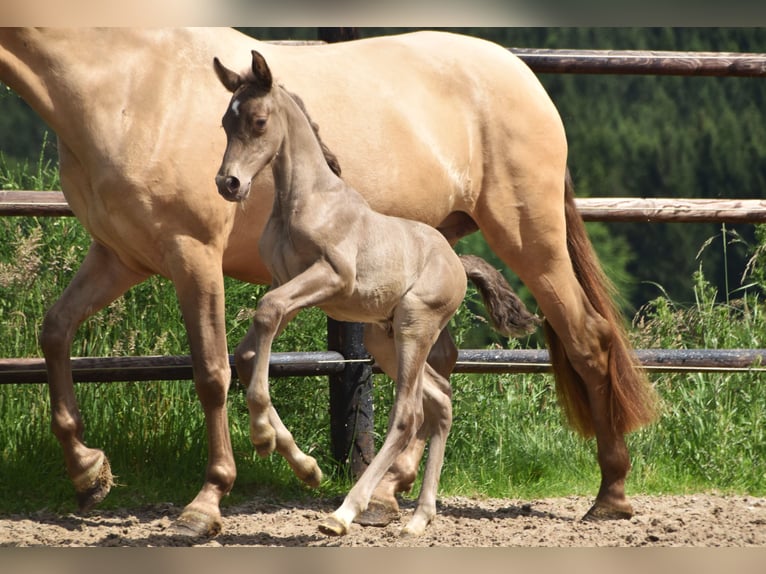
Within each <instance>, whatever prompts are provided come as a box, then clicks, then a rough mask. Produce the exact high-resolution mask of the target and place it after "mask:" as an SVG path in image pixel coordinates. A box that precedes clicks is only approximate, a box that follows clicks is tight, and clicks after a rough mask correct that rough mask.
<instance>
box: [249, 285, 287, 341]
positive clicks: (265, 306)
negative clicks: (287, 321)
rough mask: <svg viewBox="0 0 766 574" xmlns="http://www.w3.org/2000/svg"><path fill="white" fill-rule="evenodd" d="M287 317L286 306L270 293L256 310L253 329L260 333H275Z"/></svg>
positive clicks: (262, 299) (259, 303)
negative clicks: (270, 295)
mask: <svg viewBox="0 0 766 574" xmlns="http://www.w3.org/2000/svg"><path fill="white" fill-rule="evenodd" d="M284 316H285V306H284V305H283V304H282V302H281V301H279V300H277V299H276V298H274V297H269V293H267V294H266V295H264V296H263V297H262V298H261V300H260V301H258V306H257V307H256V309H255V316H254V317H253V328H254V329H255V330H256V331H259V332H274V331H276V330H277V328H278V327H279V324H280V322H281V321H282V318H283V317H284Z"/></svg>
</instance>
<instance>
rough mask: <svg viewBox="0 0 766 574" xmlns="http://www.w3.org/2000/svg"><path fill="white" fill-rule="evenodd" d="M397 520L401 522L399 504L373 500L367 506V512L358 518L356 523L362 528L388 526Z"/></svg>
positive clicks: (355, 520)
mask: <svg viewBox="0 0 766 574" xmlns="http://www.w3.org/2000/svg"><path fill="white" fill-rule="evenodd" d="M395 520H399V505H398V504H396V503H394V504H389V503H386V502H383V501H380V500H373V501H371V502H370V504H368V505H367V510H365V511H364V512H362V513H361V514H360V515H359V516H357V517H356V519H354V522H356V523H357V524H361V525H362V526H388V525H389V524H391V523H392V522H394V521H395Z"/></svg>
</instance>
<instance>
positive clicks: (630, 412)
mask: <svg viewBox="0 0 766 574" xmlns="http://www.w3.org/2000/svg"><path fill="white" fill-rule="evenodd" d="M565 188H566V189H565V209H566V225H567V246H568V248H569V256H570V258H571V259H572V265H573V267H574V272H575V275H576V276H577V280H578V281H579V282H580V285H581V286H582V288H583V290H584V291H585V294H586V295H587V297H588V300H589V301H590V303H591V305H593V307H594V308H595V310H596V312H597V313H598V314H599V315H601V316H602V317H603V318H604V319H606V320H607V321H608V323H609V325H610V328H611V331H612V341H611V345H610V348H609V367H608V368H609V372H608V386H607V388H606V389H605V391H606V392H607V393H609V405H610V409H609V417H610V421H611V424H612V427H613V429H614V430H615V431H616V432H619V433H623V434H624V433H627V432H630V431H632V430H635V429H637V428H640V427H642V426H644V425H646V424H648V423H650V422H652V421H653V420H654V419H655V417H656V410H657V403H658V401H657V396H656V394H655V391H654V389H653V388H652V386H651V384H650V383H649V381H648V379H647V378H646V374H645V373H644V371H643V370H642V369H640V368H639V367H638V366H637V364H636V360H635V357H634V353H633V350H632V346H631V344H630V342H629V341H628V338H627V334H626V332H625V327H624V324H623V320H622V317H621V315H620V313H619V311H618V310H617V308H616V306H615V304H614V301H613V297H612V296H613V286H612V285H611V283H610V282H609V280H608V279H607V277H606V276H605V275H604V272H603V270H602V269H601V266H600V265H599V263H598V259H597V258H596V254H595V253H594V251H593V246H592V245H591V243H590V240H589V239H588V235H587V232H586V229H585V224H584V223H583V220H582V217H581V216H580V214H579V212H578V211H577V207H576V205H575V200H574V186H573V184H572V179H571V176H570V174H569V170H567V174H566V181H565ZM544 329H545V335H546V339H547V341H548V347H549V350H550V356H551V363H552V364H553V371H554V374H555V376H556V389H557V392H558V395H559V400H560V402H561V405H562V407H563V409H564V411H565V412H566V414H567V417H568V419H569V422H570V423H571V424H572V426H573V427H574V428H575V429H576V430H578V431H579V432H580V433H581V434H582V435H584V436H593V434H594V427H593V420H592V417H591V411H590V407H589V402H588V395H587V391H586V388H585V383H584V381H583V380H582V378H581V377H580V375H579V374H578V373H577V371H575V369H574V367H573V366H572V363H571V362H570V361H569V358H568V357H567V355H566V352H565V350H564V346H563V345H562V344H561V340H560V339H559V337H558V336H557V335H556V333H555V332H554V331H553V329H552V328H551V327H550V325H549V324H548V323H547V322H544Z"/></svg>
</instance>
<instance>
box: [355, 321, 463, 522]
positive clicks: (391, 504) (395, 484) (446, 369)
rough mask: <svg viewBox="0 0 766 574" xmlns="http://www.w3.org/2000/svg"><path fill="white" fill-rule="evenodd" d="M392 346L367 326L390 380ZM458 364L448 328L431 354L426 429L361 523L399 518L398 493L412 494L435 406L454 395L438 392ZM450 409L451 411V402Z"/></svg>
mask: <svg viewBox="0 0 766 574" xmlns="http://www.w3.org/2000/svg"><path fill="white" fill-rule="evenodd" d="M392 343H393V339H392V338H391V336H390V335H389V334H388V333H387V332H386V331H385V330H384V329H382V328H380V327H378V326H376V325H366V326H365V341H364V344H365V347H366V348H367V350H368V351H370V353H371V354H372V355H373V356H374V357H375V361H376V362H377V364H378V366H380V368H381V369H382V370H383V372H384V373H386V375H388V376H389V377H390V378H392V379H396V349H395V348H394V346H393V344H392ZM456 361H457V347H456V346H455V343H454V341H453V340H452V336H451V335H450V333H449V330H448V329H447V328H444V329H443V330H442V332H441V333H440V334H439V338H438V339H437V340H436V343H435V344H434V346H433V347H432V348H431V351H430V353H429V354H428V365H427V366H426V370H425V379H424V381H423V400H424V403H423V408H424V415H425V420H424V423H423V426H421V428H420V429H419V430H418V433H417V435H416V436H415V437H414V438H413V439H412V440H411V441H410V443H409V444H408V445H407V448H406V449H405V450H404V452H402V453H401V454H400V455H399V456H398V457H397V459H396V461H395V462H394V464H393V465H392V466H391V468H390V469H389V471H388V472H387V473H386V474H385V476H384V477H383V478H382V479H381V481H380V483H378V486H377V487H376V488H375V491H374V492H373V493H372V497H371V498H370V503H369V505H368V506H367V509H366V510H365V511H364V512H362V513H361V514H360V515H359V516H358V517H357V518H356V522H357V523H358V524H361V525H363V526H385V525H386V524H389V523H390V522H392V521H393V520H395V519H397V518H398V517H399V503H398V501H397V499H396V494H397V493H399V492H409V491H410V490H411V489H412V485H413V483H414V482H415V479H416V478H417V472H418V468H419V466H420V460H421V458H422V457H423V451H424V449H425V445H426V440H427V439H428V437H429V436H430V432H431V431H430V429H429V428H427V425H429V421H431V420H433V417H432V414H433V413H434V412H440V411H439V410H438V407H437V408H436V409H435V408H434V407H435V406H436V405H438V404H440V403H441V398H442V397H443V393H446V394H447V396H449V394H450V393H451V391H450V390H449V389H450V387H449V386H447V390H444V391H442V394H441V395H440V393H439V392H438V389H440V388H443V387H442V381H445V380H446V381H449V377H450V374H451V373H452V369H453V368H454V366H455V362H456ZM430 400H435V401H436V402H435V404H434V405H429V404H428V403H429V401H430ZM449 408H450V411H451V409H452V404H451V402H450V404H449Z"/></svg>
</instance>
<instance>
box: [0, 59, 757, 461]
mask: <svg viewBox="0 0 766 574" xmlns="http://www.w3.org/2000/svg"><path fill="white" fill-rule="evenodd" d="M509 50H510V51H511V52H512V53H514V54H516V55H517V56H519V57H520V58H521V59H522V60H524V61H525V62H526V63H527V64H528V65H529V66H530V67H531V68H532V69H533V70H534V71H535V72H537V73H556V74H562V73H575V74H645V75H678V76H715V77H721V76H726V77H766V54H747V53H711V52H650V51H604V50H538V49H520V48H509ZM577 206H578V209H579V210H580V213H581V214H582V216H583V219H585V220H586V221H605V222H614V221H633V222H635V221H643V222H656V221H663V222H696V223H700V222H721V223H764V222H766V200H752V199H751V200H736V199H731V200H710V199H705V200H702V199H634V198H617V199H599V198H579V199H578V200H577ZM0 215H5V216H38V217H40V216H71V215H72V212H71V210H70V209H69V206H68V205H67V202H66V200H65V199H64V196H63V194H61V193H60V192H51V191H48V192H40V191H0ZM328 348H329V349H330V350H327V351H316V352H302V353H297V352H294V353H274V354H273V356H272V359H271V364H270V375H271V376H272V377H281V376H330V377H337V376H338V375H340V374H344V373H345V377H344V379H345V381H346V382H345V383H344V384H343V385H342V387H343V388H340V387H339V386H338V385H337V384H331V393H330V401H331V403H335V407H334V408H333V405H332V404H331V409H330V410H331V413H333V412H336V413H341V414H343V413H345V414H344V415H343V416H340V417H339V418H338V417H335V418H333V415H332V414H331V419H333V420H331V427H332V428H331V434H332V442H333V445H334V446H333V452H334V454H335V455H336V459H338V460H339V461H343V460H345V459H346V457H347V455H348V454H349V450H353V449H354V448H355V449H356V450H357V451H359V452H358V453H357V454H361V455H362V456H357V457H356V458H357V459H365V458H368V456H369V454H370V452H371V451H369V449H370V448H372V445H371V441H370V439H369V437H370V436H371V424H372V422H371V420H369V419H367V420H366V422H364V423H362V424H361V425H360V424H359V423H358V422H357V425H356V426H355V427H353V428H352V427H351V426H350V425H349V424H348V421H349V420H351V418H350V417H349V416H348V413H349V411H350V410H351V409H357V408H364V405H360V404H359V401H360V396H363V397H366V398H363V399H362V401H367V402H369V401H371V399H370V396H371V394H370V392H369V389H367V390H366V391H365V388H364V387H365V385H370V384H371V383H370V382H369V379H370V377H369V375H370V374H371V373H373V372H378V369H377V368H376V366H375V365H374V364H373V362H372V361H371V359H369V358H368V357H367V356H366V352H365V351H364V348H363V347H362V345H361V332H360V330H359V326H358V325H354V324H347V323H335V322H332V321H331V322H329V323H328ZM636 354H637V358H638V361H639V362H640V364H641V365H643V366H644V367H645V368H647V369H649V370H652V371H661V372H682V371H753V370H758V371H760V370H764V367H761V365H764V364H766V349H684V350H670V349H638V350H637V351H636ZM230 364H231V365H232V375H233V376H234V377H236V371H235V369H234V368H233V359H232V358H231V357H230ZM72 370H73V376H74V380H75V381H76V382H83V383H87V382H109V381H146V380H152V381H156V380H184V379H191V377H192V369H191V359H190V357H189V356H147V357H75V358H73V359H72ZM549 370H550V363H549V360H548V353H547V351H545V350H535V349H527V350H466V349H461V350H460V351H459V354H458V362H457V365H456V368H455V372H457V373H525V372H548V371H549ZM331 380H332V379H331ZM336 380H337V379H336ZM355 380H356V381H358V383H354V381H355ZM46 381H47V375H46V372H45V364H44V361H43V359H39V358H22V359H19V358H11V359H0V384H31V383H45V382H46ZM369 406H370V405H367V407H369ZM356 420H358V418H357V419H356ZM360 437H362V438H361V443H360ZM354 441H356V446H355V447H354V446H352V447H351V448H349V445H353V443H354ZM352 454H353V453H352ZM353 458H354V457H353V456H352V459H353ZM352 467H353V460H352ZM356 471H358V469H356V470H355V472H356Z"/></svg>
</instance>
